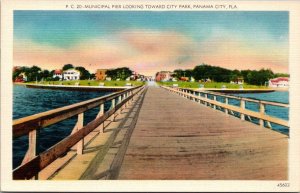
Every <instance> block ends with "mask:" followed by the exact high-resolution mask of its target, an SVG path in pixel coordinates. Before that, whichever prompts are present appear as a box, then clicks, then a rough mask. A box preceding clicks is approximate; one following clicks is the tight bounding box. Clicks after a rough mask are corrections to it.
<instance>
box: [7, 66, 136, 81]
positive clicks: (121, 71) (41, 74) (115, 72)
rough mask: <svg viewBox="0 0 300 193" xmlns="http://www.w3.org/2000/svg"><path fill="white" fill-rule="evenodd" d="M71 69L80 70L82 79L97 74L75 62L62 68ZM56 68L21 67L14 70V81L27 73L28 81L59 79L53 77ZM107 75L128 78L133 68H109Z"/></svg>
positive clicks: (91, 77) (93, 76) (112, 77)
mask: <svg viewBox="0 0 300 193" xmlns="http://www.w3.org/2000/svg"><path fill="white" fill-rule="evenodd" d="M69 69H75V70H78V71H80V80H88V79H94V78H95V74H93V73H90V72H89V71H88V70H87V69H85V68H84V67H82V66H74V65H73V64H65V65H64V66H63V68H62V70H63V71H65V70H69ZM54 72H55V70H52V71H49V70H42V69H41V68H40V67H38V66H32V67H26V66H23V67H20V68H17V69H15V70H14V72H13V77H12V79H13V81H14V80H16V78H17V77H19V76H20V75H21V74H23V73H24V74H25V76H26V78H27V81H28V82H30V81H41V80H44V81H57V80H59V77H53V75H54ZM106 75H107V76H108V77H110V78H111V79H112V80H117V79H120V80H126V79H127V78H128V77H130V76H131V75H132V70H130V69H129V68H127V67H122V68H116V69H109V70H107V72H106Z"/></svg>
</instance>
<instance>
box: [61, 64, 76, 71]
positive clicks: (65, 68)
mask: <svg viewBox="0 0 300 193" xmlns="http://www.w3.org/2000/svg"><path fill="white" fill-rule="evenodd" d="M72 68H74V66H73V64H65V65H64V66H63V68H62V69H63V71H65V70H69V69H72Z"/></svg>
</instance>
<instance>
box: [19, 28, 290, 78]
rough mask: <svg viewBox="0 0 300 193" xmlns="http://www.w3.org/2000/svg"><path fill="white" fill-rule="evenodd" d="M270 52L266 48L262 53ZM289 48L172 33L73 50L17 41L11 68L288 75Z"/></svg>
mask: <svg viewBox="0 0 300 193" xmlns="http://www.w3.org/2000/svg"><path fill="white" fill-rule="evenodd" d="M265 46H269V47H270V48H269V49H268V48H266V47H265ZM287 50H288V49H287V47H280V46H278V45H277V44H276V43H272V42H271V41H270V42H268V43H267V44H266V43H264V42H262V44H261V45H253V44H251V42H250V43H249V42H247V40H244V39H242V38H240V37H238V36H234V35H232V34H228V36H225V37H224V36H223V37H222V36H220V35H215V34H212V35H211V36H210V37H209V38H207V39H205V40H201V41H199V40H198V41H195V40H194V39H193V38H191V37H190V36H187V35H184V34H182V33H178V32H174V31H163V32H161V31H153V30H130V31H123V32H121V33H119V34H118V35H117V36H114V39H113V41H111V40H110V39H102V38H99V39H95V40H90V41H86V42H83V43H80V44H77V45H75V46H74V47H72V48H71V49H63V48H57V47H54V46H49V45H40V44H37V43H33V42H30V41H24V40H23V41H22V40H15V45H14V65H27V66H31V65H39V66H41V67H42V68H45V69H49V70H51V69H57V68H61V67H62V66H63V65H64V64H67V63H72V64H74V65H76V66H79V65H80V66H84V67H86V68H87V69H88V70H90V71H91V72H95V71H96V69H98V68H116V67H123V66H128V67H130V68H131V69H133V70H135V71H138V72H140V73H143V74H146V75H153V74H155V73H156V72H157V71H160V70H171V71H172V70H174V69H179V68H181V69H187V68H193V67H194V66H196V65H198V64H201V63H207V64H211V65H217V66H221V67H225V68H230V69H260V68H271V69H272V70H273V71H275V72H287V71H288V51H287Z"/></svg>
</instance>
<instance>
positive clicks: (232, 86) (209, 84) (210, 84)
mask: <svg viewBox="0 0 300 193" xmlns="http://www.w3.org/2000/svg"><path fill="white" fill-rule="evenodd" d="M158 84H159V85H165V86H172V85H173V84H178V86H179V87H182V88H199V87H200V84H203V85H204V88H222V86H223V85H225V86H226V88H227V89H239V88H240V85H238V84H230V83H227V82H207V83H199V82H181V81H176V82H158ZM243 88H244V89H267V88H268V87H265V86H256V85H250V84H246V83H245V84H243Z"/></svg>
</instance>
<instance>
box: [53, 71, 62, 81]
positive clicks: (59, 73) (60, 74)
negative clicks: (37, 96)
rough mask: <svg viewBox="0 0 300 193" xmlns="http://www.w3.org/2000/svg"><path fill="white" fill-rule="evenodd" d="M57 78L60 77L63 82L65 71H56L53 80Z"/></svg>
mask: <svg viewBox="0 0 300 193" xmlns="http://www.w3.org/2000/svg"><path fill="white" fill-rule="evenodd" d="M56 77H58V78H59V80H62V79H63V71H62V70H60V69H57V70H54V73H53V78H56Z"/></svg>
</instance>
